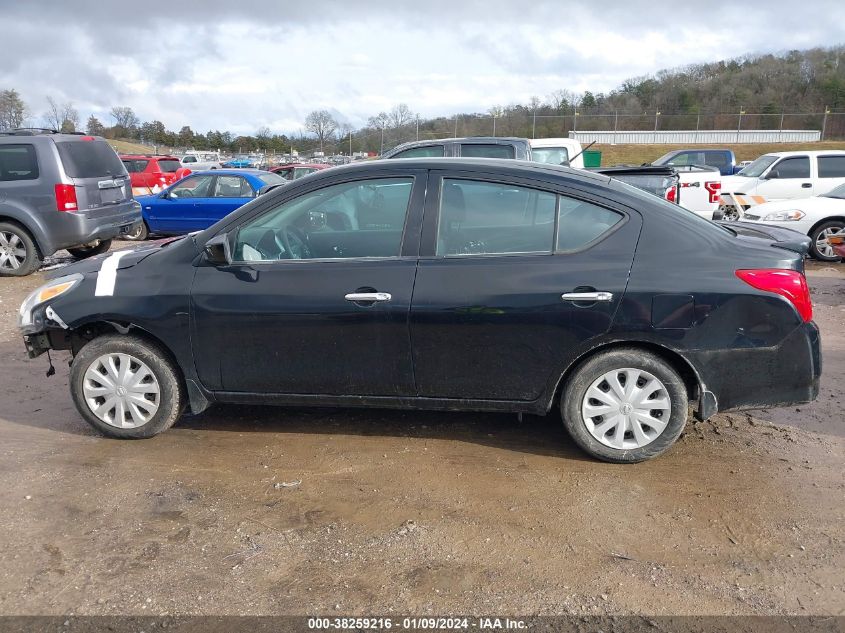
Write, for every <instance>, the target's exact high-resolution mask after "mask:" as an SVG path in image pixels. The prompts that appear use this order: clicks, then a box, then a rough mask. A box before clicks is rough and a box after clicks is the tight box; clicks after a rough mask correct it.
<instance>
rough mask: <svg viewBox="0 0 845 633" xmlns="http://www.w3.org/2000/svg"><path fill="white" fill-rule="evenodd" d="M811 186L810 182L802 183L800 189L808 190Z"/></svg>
mask: <svg viewBox="0 0 845 633" xmlns="http://www.w3.org/2000/svg"><path fill="white" fill-rule="evenodd" d="M812 186H813V183H811V182H803V183H801V187H802V188H804V189H809V188H810V187H812Z"/></svg>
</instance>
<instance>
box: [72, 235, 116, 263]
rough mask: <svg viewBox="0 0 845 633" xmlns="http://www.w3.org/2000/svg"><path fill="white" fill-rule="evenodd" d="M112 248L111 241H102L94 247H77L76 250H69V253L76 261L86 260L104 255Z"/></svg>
mask: <svg viewBox="0 0 845 633" xmlns="http://www.w3.org/2000/svg"><path fill="white" fill-rule="evenodd" d="M110 248H111V240H100V241H99V242H97V243H96V244H95V245H94V246H77V247H76V248H69V249H67V252H68V253H70V254H71V256H73V257H75V258H76V259H85V258H87V257H94V255H102V254H103V253H105V252H107V251H108V250H109V249H110Z"/></svg>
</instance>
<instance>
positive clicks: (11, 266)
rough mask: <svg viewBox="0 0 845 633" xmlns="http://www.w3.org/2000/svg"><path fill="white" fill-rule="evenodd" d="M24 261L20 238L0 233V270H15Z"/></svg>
mask: <svg viewBox="0 0 845 633" xmlns="http://www.w3.org/2000/svg"><path fill="white" fill-rule="evenodd" d="M25 259H26V249H25V248H24V245H23V242H22V241H21V238H20V237H19V236H17V235H15V234H14V233H9V232H8V231H0V268H5V269H7V270H17V269H18V268H20V267H21V264H23V262H24V260H25Z"/></svg>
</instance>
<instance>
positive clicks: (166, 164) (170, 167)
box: [156, 158, 182, 174]
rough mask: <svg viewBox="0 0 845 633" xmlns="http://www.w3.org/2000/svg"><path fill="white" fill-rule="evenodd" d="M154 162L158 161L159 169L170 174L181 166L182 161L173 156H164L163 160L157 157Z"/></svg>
mask: <svg viewBox="0 0 845 633" xmlns="http://www.w3.org/2000/svg"><path fill="white" fill-rule="evenodd" d="M156 162H157V163H158V168H159V170H160V171H161V172H163V173H165V174H172V173H173V172H174V171H176V170H177V169H179V168H180V167H182V163H180V162H179V161H178V160H176V159H175V158H165V159H163V160H161V159H159V160H157V161H156Z"/></svg>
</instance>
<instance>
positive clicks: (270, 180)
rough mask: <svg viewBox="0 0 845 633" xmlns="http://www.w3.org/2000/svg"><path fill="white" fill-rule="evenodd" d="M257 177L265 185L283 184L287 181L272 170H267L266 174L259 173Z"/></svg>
mask: <svg viewBox="0 0 845 633" xmlns="http://www.w3.org/2000/svg"><path fill="white" fill-rule="evenodd" d="M258 179H259V180H260V181H261V182H263V183H264V184H265V185H283V184H284V183H286V182H287V180H285V179H284V178H282V177H281V176H280V175H279V174H274V173H272V172H267V173H266V174H260V175H259V176H258Z"/></svg>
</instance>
